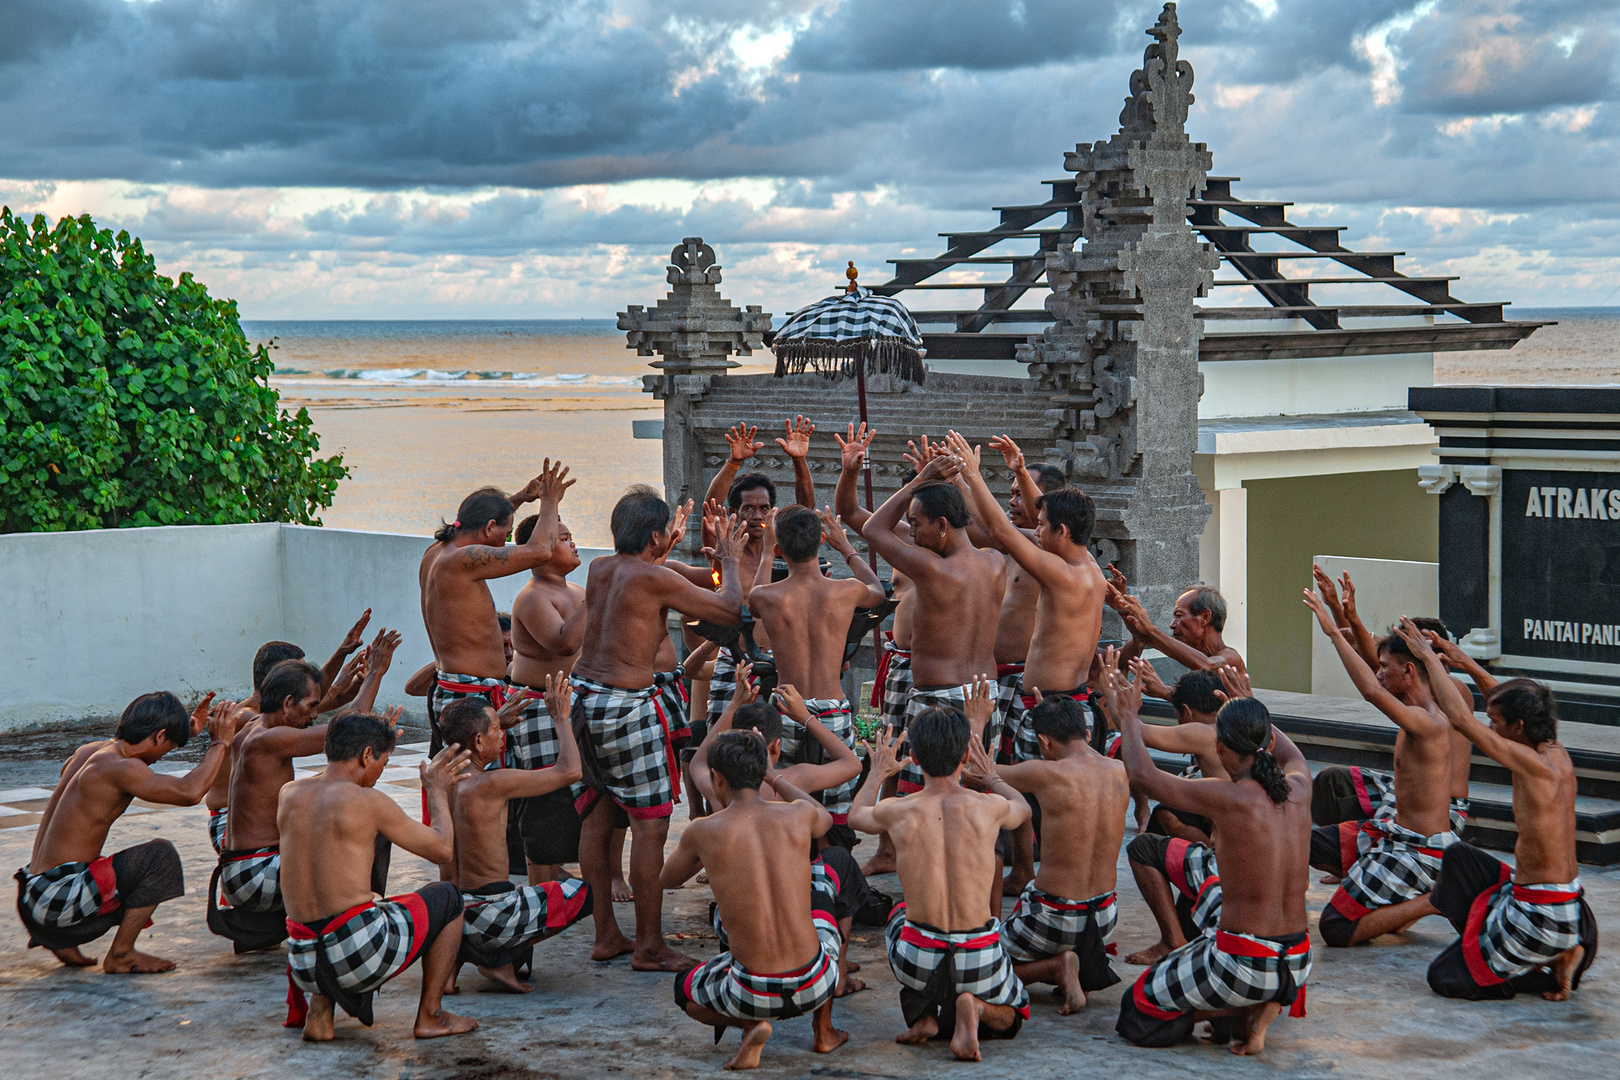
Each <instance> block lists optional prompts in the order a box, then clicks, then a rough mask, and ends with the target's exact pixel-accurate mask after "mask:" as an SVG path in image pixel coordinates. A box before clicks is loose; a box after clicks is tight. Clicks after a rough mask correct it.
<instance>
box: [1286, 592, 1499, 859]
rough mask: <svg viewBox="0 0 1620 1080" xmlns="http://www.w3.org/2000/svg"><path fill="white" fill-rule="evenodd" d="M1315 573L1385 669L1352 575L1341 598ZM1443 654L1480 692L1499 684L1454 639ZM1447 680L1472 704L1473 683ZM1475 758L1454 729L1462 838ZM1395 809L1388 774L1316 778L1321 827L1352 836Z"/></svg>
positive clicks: (1434, 631)
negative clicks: (1333, 827)
mask: <svg viewBox="0 0 1620 1080" xmlns="http://www.w3.org/2000/svg"><path fill="white" fill-rule="evenodd" d="M1311 571H1312V573H1313V575H1314V576H1315V578H1316V588H1317V591H1318V592H1320V593H1321V595H1322V602H1323V603H1325V604H1327V607H1328V611H1330V612H1331V613H1332V614H1333V622H1334V625H1336V626H1337V627H1338V628H1339V630H1340V631H1341V632H1343V633H1344V634H1345V636H1346V637H1348V639H1349V640H1350V643H1351V645H1352V646H1353V647H1354V648H1355V650H1356V653H1357V654H1358V655H1360V657H1361V658H1362V659H1363V660H1365V661H1366V662H1367V666H1368V667H1371V668H1373V669H1374V670H1376V669H1377V668H1378V665H1379V661H1378V641H1377V639H1376V638H1374V637H1373V635H1372V634H1371V633H1370V632H1369V631H1368V630H1367V627H1366V625H1365V624H1364V623H1363V622H1362V621H1361V616H1360V615H1359V614H1357V612H1356V587H1355V583H1354V582H1353V581H1351V580H1350V575H1349V573H1345V574H1344V576H1343V577H1342V578H1341V579H1340V581H1339V583H1338V585H1339V587H1341V588H1342V589H1343V593H1342V595H1341V593H1340V591H1339V588H1336V587H1335V585H1334V581H1333V579H1332V578H1330V577H1328V576H1327V574H1326V573H1324V572H1323V570H1322V568H1321V567H1320V566H1312V567H1311ZM1412 622H1413V623H1414V624H1415V625H1416V626H1417V628H1418V629H1419V630H1421V631H1423V632H1424V634H1425V636H1427V637H1428V638H1429V639H1430V640H1438V639H1440V638H1444V637H1445V634H1446V625H1445V623H1443V622H1441V621H1440V620H1439V619H1426V618H1419V619H1413V620H1412ZM1447 647H1449V648H1447ZM1441 650H1442V655H1443V657H1444V658H1445V659H1446V660H1448V661H1449V660H1450V658H1451V657H1452V656H1454V655H1455V656H1457V657H1460V658H1461V659H1462V664H1460V665H1459V666H1462V667H1464V668H1465V670H1471V671H1472V670H1473V669H1477V672H1478V675H1477V677H1476V679H1475V683H1474V685H1475V686H1477V687H1479V691H1480V693H1482V694H1484V693H1489V692H1490V689H1491V687H1493V686H1495V685H1496V679H1495V678H1493V677H1492V676H1491V675H1490V674H1488V673H1487V672H1486V671H1485V670H1484V669H1483V668H1481V667H1479V665H1478V664H1476V663H1474V661H1473V660H1472V659H1471V658H1469V657H1468V656H1467V655H1466V654H1464V653H1463V652H1462V650H1461V649H1458V648H1457V647H1456V646H1455V645H1454V644H1452V643H1451V642H1450V641H1449V640H1448V641H1446V642H1445V646H1442V647H1441ZM1446 678H1447V680H1448V681H1449V682H1450V683H1451V684H1452V685H1453V686H1454V687H1456V688H1457V691H1458V692H1459V693H1460V694H1462V696H1463V697H1464V698H1466V699H1467V701H1468V702H1469V704H1470V705H1472V703H1473V700H1474V692H1473V690H1471V689H1470V688H1469V687H1468V684H1466V683H1464V682H1463V681H1462V680H1461V679H1459V678H1457V677H1456V676H1455V675H1451V674H1449V673H1448V674H1447V676H1446ZM1435 697H1436V701H1437V702H1438V699H1439V697H1440V695H1439V692H1438V691H1437V690H1436V691H1435ZM1475 722H1476V723H1477V722H1478V721H1475ZM1473 759H1474V744H1473V743H1471V742H1469V741H1468V739H1467V737H1466V736H1465V735H1463V733H1462V732H1460V731H1457V730H1456V729H1452V731H1451V770H1450V785H1451V786H1450V788H1449V792H1450V795H1451V831H1452V832H1454V833H1456V834H1457V835H1458V836H1461V835H1462V831H1463V827H1464V826H1465V825H1467V824H1468V774H1469V771H1470V770H1471V769H1472V767H1473ZM1394 805H1395V778H1394V777H1393V776H1392V775H1390V774H1389V773H1386V772H1379V771H1376V770H1373V769H1364V768H1361V767H1360V766H1354V765H1352V766H1348V767H1346V766H1342V765H1329V766H1328V767H1327V768H1325V769H1321V770H1320V771H1318V772H1317V774H1316V779H1315V780H1314V781H1313V782H1312V785H1311V818H1312V820H1314V821H1315V822H1316V824H1317V825H1318V826H1322V825H1338V826H1340V827H1341V828H1340V831H1341V832H1344V833H1346V834H1347V836H1348V835H1349V834H1353V833H1355V831H1356V830H1358V829H1359V828H1360V827H1361V822H1363V821H1365V820H1367V819H1368V818H1373V817H1377V816H1379V813H1380V811H1381V810H1382V811H1383V812H1384V814H1385V816H1387V815H1388V813H1389V812H1390V811H1391V810H1392V809H1393V808H1394ZM1324 881H1325V879H1324Z"/></svg>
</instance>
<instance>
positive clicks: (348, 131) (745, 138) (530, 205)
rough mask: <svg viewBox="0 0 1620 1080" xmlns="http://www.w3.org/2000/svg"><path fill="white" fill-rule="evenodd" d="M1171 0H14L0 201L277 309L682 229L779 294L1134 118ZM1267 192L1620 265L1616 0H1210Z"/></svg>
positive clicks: (522, 308) (582, 263) (659, 253)
mask: <svg viewBox="0 0 1620 1080" xmlns="http://www.w3.org/2000/svg"><path fill="white" fill-rule="evenodd" d="M1158 7H1159V5H1158V4H1156V3H1151V2H1138V0H842V2H840V0H273V2H268V3H267V2H265V0H0V15H3V19H0V22H3V23H4V24H5V30H4V32H3V33H0V203H4V204H6V205H9V206H10V207H12V209H13V210H15V211H20V212H27V213H33V212H43V213H45V214H47V215H49V216H52V217H55V216H58V215H62V214H79V213H85V212H89V213H91V214H93V215H95V217H96V218H97V220H98V221H101V222H103V223H105V224H108V225H112V226H114V227H118V228H127V229H129V230H130V231H131V232H133V233H135V234H137V235H139V236H141V237H142V238H143V239H144V240H145V241H146V243H147V245H148V247H149V248H150V249H151V250H152V251H153V252H154V253H155V254H156V255H157V257H158V259H159V262H160V264H161V265H162V266H163V268H164V269H165V270H166V271H168V272H171V273H177V272H179V271H180V270H183V269H189V270H192V271H193V272H194V273H196V275H197V276H198V277H199V278H200V279H202V280H203V281H205V282H207V283H208V285H209V286H210V287H211V289H212V290H213V291H214V292H215V293H216V294H217V295H226V296H233V297H236V298H237V299H238V300H239V301H240V304H241V309H242V312H243V315H244V316H245V317H249V318H389V317H431V318H456V317H466V318H547V317H578V316H588V317H601V316H610V315H611V314H612V313H613V312H614V311H616V310H619V309H621V308H622V307H623V306H624V305H625V304H626V303H651V302H652V301H654V300H656V298H657V297H658V296H659V295H660V294H661V292H662V291H663V290H662V284H663V281H662V279H663V264H664V257H665V254H666V253H667V252H668V250H669V248H670V247H671V246H672V245H673V244H674V243H675V242H676V241H677V240H679V239H680V238H681V237H682V236H687V235H693V234H700V235H702V236H704V237H705V238H706V239H708V240H709V241H710V242H711V243H713V244H714V245H715V246H716V247H717V248H718V249H719V251H720V257H721V261H722V263H723V264H724V265H725V267H726V275H725V276H726V281H725V284H724V285H723V286H722V291H723V292H725V293H726V294H727V295H728V296H730V297H732V298H733V299H734V300H736V301H737V302H738V303H743V302H752V303H763V304H765V305H766V309H767V310H771V311H775V312H777V313H782V312H785V311H788V310H791V309H792V308H794V307H796V306H798V305H799V304H801V303H804V302H806V301H807V300H809V299H812V298H814V297H816V296H819V295H821V294H823V293H825V292H827V291H830V289H831V288H832V286H834V285H835V284H836V282H837V280H838V272H839V269H840V268H841V267H842V266H843V265H844V261H845V260H847V259H854V260H856V262H857V263H858V264H859V265H861V266H863V267H866V268H869V269H868V270H867V273H866V274H865V275H864V277H865V279H867V280H880V279H881V278H882V277H884V276H886V274H884V273H883V272H882V271H883V270H885V269H886V268H885V267H883V265H882V261H883V260H884V259H885V258H891V257H894V256H896V255H900V254H923V255H926V254H932V253H934V252H935V251H936V250H937V249H938V247H939V244H940V241H939V239H938V238H937V236H936V235H935V234H937V233H939V232H941V231H943V230H946V229H950V228H962V227H970V228H971V227H988V226H989V225H991V224H993V223H994V220H995V219H994V216H993V215H992V214H990V213H989V211H988V208H989V207H990V206H991V205H995V204H1005V203H1016V202H1032V201H1039V200H1040V199H1042V198H1044V197H1045V194H1044V192H1045V190H1046V189H1045V188H1043V187H1042V186H1041V185H1040V181H1041V180H1043V179H1050V178H1053V177H1057V176H1061V175H1063V173H1062V168H1061V167H1062V161H1063V152H1064V150H1065V149H1070V148H1072V147H1073V145H1074V143H1076V142H1077V141H1086V142H1090V141H1093V140H1096V139H1105V138H1107V137H1108V136H1109V135H1110V134H1111V133H1112V132H1113V131H1114V129H1115V128H1116V126H1117V123H1118V113H1119V108H1120V102H1121V98H1122V97H1123V96H1124V94H1125V92H1126V86H1127V81H1128V78H1129V75H1130V71H1131V69H1132V68H1133V67H1135V66H1137V65H1138V64H1139V63H1140V61H1141V49H1142V46H1143V44H1145V43H1146V41H1147V38H1146V37H1145V36H1144V35H1143V33H1142V31H1143V28H1145V27H1146V26H1148V25H1149V24H1151V23H1152V22H1153V20H1154V18H1155V17H1156V14H1157V10H1158ZM1180 17H1181V22H1182V25H1183V31H1184V33H1183V37H1182V56H1183V57H1184V58H1187V59H1189V60H1191V61H1192V63H1193V65H1194V67H1195V68H1196V70H1197V84H1196V87H1195V93H1196V95H1197V98H1198V101H1197V104H1196V105H1195V106H1194V107H1193V112H1192V116H1191V119H1190V120H1189V128H1190V129H1191V131H1192V134H1193V137H1194V138H1195V139H1197V140H1199V141H1203V142H1207V143H1208V144H1209V146H1210V148H1211V149H1212V150H1213V152H1214V154H1215V172H1216V173H1217V174H1223V175H1238V176H1242V177H1243V178H1244V182H1243V184H1242V185H1241V186H1240V187H1239V189H1238V191H1239V193H1240V194H1243V195H1247V196H1248V197H1250V198H1278V199H1290V200H1293V201H1294V202H1295V203H1296V204H1298V205H1297V206H1296V208H1295V217H1296V219H1299V220H1306V221H1315V222H1322V223H1328V224H1339V225H1347V226H1349V227H1350V231H1349V232H1348V233H1346V234H1345V235H1346V238H1347V242H1348V243H1349V244H1350V245H1351V246H1353V247H1359V248H1363V249H1376V250H1404V251H1407V252H1409V253H1411V254H1412V255H1413V256H1414V257H1413V259H1411V260H1410V261H1409V262H1407V263H1403V264H1402V265H1403V269H1407V270H1408V272H1420V271H1421V272H1426V273H1450V274H1459V275H1461V276H1462V278H1463V280H1462V282H1461V283H1459V285H1458V288H1457V293H1458V295H1460V296H1462V297H1463V298H1465V299H1474V300H1504V299H1510V300H1513V301H1515V302H1517V303H1518V304H1519V305H1520V306H1532V307H1534V306H1578V305H1594V304H1603V303H1610V304H1613V303H1620V170H1617V165H1620V161H1617V155H1616V146H1617V141H1616V131H1617V126H1620V108H1617V106H1616V97H1617V92H1620V91H1617V79H1616V51H1617V37H1620V4H1617V2H1616V0H1534V2H1525V0H1422V2H1414V0H1184V2H1183V3H1182V4H1181V7H1180Z"/></svg>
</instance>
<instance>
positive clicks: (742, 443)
mask: <svg viewBox="0 0 1620 1080" xmlns="http://www.w3.org/2000/svg"><path fill="white" fill-rule="evenodd" d="M758 430H759V427H758V426H757V425H756V426H754V427H749V426H748V425H747V424H733V425H732V426H731V430H730V431H728V432H726V444H727V445H728V446H730V447H731V463H732V464H733V465H741V464H742V463H743V462H745V461H747V460H748V459H749V458H751V457H753V456H754V452H755V451H757V450H763V449H765V444H764V443H762V442H755V441H754V433H755V432H757V431H758Z"/></svg>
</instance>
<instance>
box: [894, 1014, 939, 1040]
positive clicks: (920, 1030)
mask: <svg viewBox="0 0 1620 1080" xmlns="http://www.w3.org/2000/svg"><path fill="white" fill-rule="evenodd" d="M938 1034H939V1021H938V1020H935V1019H934V1018H933V1017H932V1016H925V1017H923V1018H922V1019H921V1020H919V1021H917V1022H916V1023H915V1024H912V1025H911V1026H910V1027H908V1028H907V1029H906V1030H904V1031H902V1032H901V1033H900V1034H898V1035H896V1036H895V1037H894V1041H895V1042H897V1043H904V1044H905V1045H907V1046H921V1045H922V1044H923V1043H925V1042H927V1041H928V1040H929V1039H932V1038H933V1037H934V1036H935V1035H938Z"/></svg>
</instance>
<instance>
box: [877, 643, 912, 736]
mask: <svg viewBox="0 0 1620 1080" xmlns="http://www.w3.org/2000/svg"><path fill="white" fill-rule="evenodd" d="M883 648H884V657H885V664H884V670H883V685H882V686H880V687H878V692H879V693H880V694H881V695H882V698H881V706H880V712H881V713H882V714H883V720H884V723H886V724H888V725H889V727H891V728H899V729H901V730H904V729H905V726H906V703H907V702H908V701H910V700H911V653H910V652H909V651H908V650H905V649H897V648H895V647H894V643H893V642H887V643H885V644H884V646H883Z"/></svg>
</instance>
